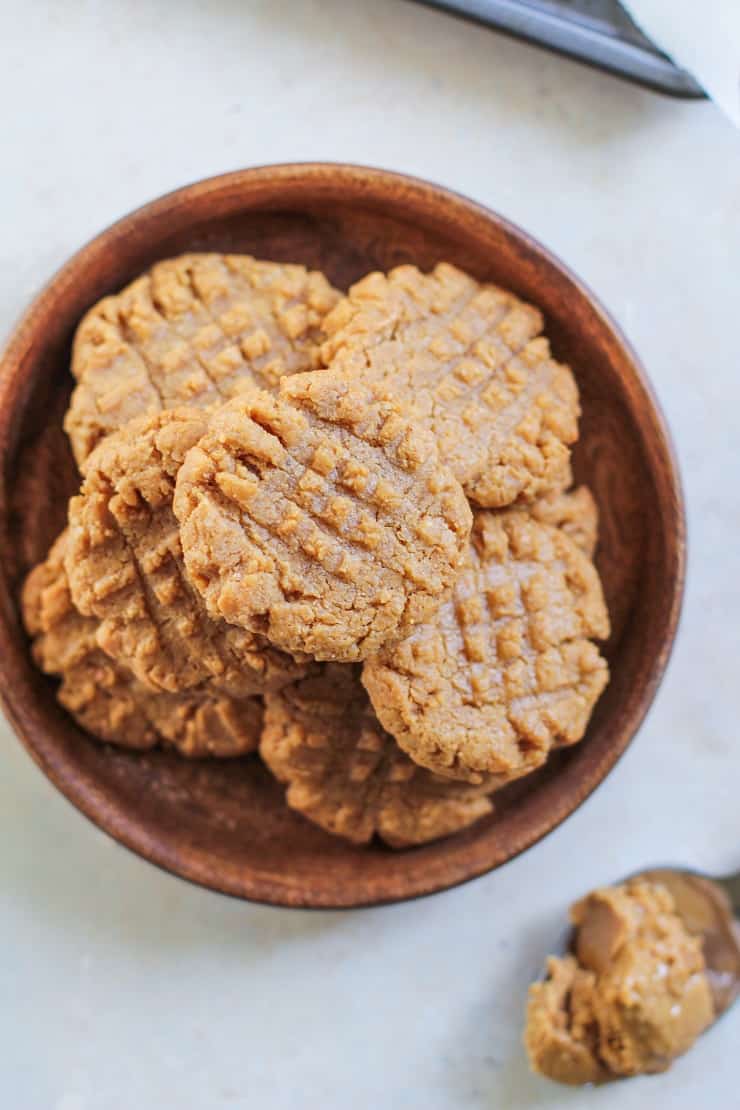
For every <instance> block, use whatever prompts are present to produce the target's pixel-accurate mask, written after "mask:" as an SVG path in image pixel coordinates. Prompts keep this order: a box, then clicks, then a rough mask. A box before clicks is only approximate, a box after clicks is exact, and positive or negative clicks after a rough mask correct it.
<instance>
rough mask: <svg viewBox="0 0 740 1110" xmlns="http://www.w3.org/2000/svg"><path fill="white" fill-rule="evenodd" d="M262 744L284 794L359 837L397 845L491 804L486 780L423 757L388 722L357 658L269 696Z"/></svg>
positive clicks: (326, 824) (439, 832) (438, 833)
mask: <svg viewBox="0 0 740 1110" xmlns="http://www.w3.org/2000/svg"><path fill="white" fill-rule="evenodd" d="M260 754H261V756H262V758H263V759H264V761H265V763H266V764H267V766H268V767H269V768H270V770H271V771H272V772H273V774H274V775H275V776H276V778H278V779H279V780H280V781H281V782H283V783H285V784H286V786H287V792H286V800H287V802H288V805H289V806H290V807H291V809H295V810H297V811H298V812H299V813H302V814H303V816H304V817H307V818H308V819H309V820H310V821H313V822H314V823H315V824H317V825H320V826H321V828H323V829H326V831H327V832H330V833H334V834H335V835H336V836H342V837H345V838H346V839H347V840H351V841H353V842H354V843H355V844H366V843H367V842H368V841H369V840H371V839H372V837H373V836H376V835H377V836H379V837H380V838H381V839H382V840H384V841H385V842H386V844H390V845H391V846H392V847H394V848H403V847H406V846H408V845H412V844H424V843H426V842H427V841H429V840H436V839H438V838H439V837H442V836H449V835H450V834H451V833H455V832H459V831H460V830H461V829H464V828H467V826H468V825H471V824H472V823H473V822H474V821H478V820H479V819H480V818H481V817H484V816H486V814H489V813H491V812H492V809H493V807H492V805H491V802H490V800H489V799H488V798H487V797H486V796H485V793H484V791H483V790H481V788H479V787H478V788H477V787H474V786H470V785H468V784H467V783H455V782H451V781H450V780H449V779H443V778H440V777H439V776H437V775H433V774H431V773H430V772H429V771H425V770H423V769H422V768H420V767H417V766H416V764H415V763H413V762H412V761H411V760H410V759H409V758H408V757H407V756H406V755H404V754H403V752H402V751H401V750H400V749H399V747H398V745H397V744H396V742H395V740H394V739H393V738H392V737H391V736H389V735H388V733H387V732H384V731H383V729H382V728H381V726H380V724H379V723H378V721H377V718H376V717H375V714H374V713H373V711H372V709H371V707H370V704H369V702H368V700H367V695H366V694H365V691H364V690H363V689H362V686H361V684H360V679H359V674H358V670H357V668H356V667H353V666H342V665H341V664H337V663H329V664H326V665H325V666H324V667H322V669H321V671H320V673H318V674H315V675H311V676H309V677H307V678H304V679H302V680H300V681H299V682H296V683H293V684H292V685H290V686H286V687H284V688H283V689H282V690H280V691H279V692H276V693H273V694H268V695H266V697H265V718H264V728H263V731H262V739H261V741H260Z"/></svg>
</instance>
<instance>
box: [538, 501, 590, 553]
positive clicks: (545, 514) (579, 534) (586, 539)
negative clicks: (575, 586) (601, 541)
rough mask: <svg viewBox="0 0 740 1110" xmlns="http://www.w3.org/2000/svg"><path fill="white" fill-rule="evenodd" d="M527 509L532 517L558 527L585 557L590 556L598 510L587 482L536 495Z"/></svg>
mask: <svg viewBox="0 0 740 1110" xmlns="http://www.w3.org/2000/svg"><path fill="white" fill-rule="evenodd" d="M529 511H530V513H531V514H532V516H533V517H534V518H535V520H539V521H541V522H542V523H543V524H552V525H553V526H554V527H555V528H560V529H561V530H562V531H563V532H565V534H566V536H570V538H571V539H572V540H573V543H574V544H576V546H577V547H580V549H581V551H583V552H585V554H586V555H588V557H589V559H593V557H594V552H595V551H596V543H597V541H598V535H599V510H598V508H597V506H596V502H595V501H594V498H593V494H592V493H591V490H590V489H589V488H588V487H587V486H579V487H578V489H574V490H569V491H568V492H567V493H561V492H559V491H556V492H554V493H548V494H545V496H544V497H538V499H537V500H536V501H534V502H533V503H532V504H531V505H530V506H529Z"/></svg>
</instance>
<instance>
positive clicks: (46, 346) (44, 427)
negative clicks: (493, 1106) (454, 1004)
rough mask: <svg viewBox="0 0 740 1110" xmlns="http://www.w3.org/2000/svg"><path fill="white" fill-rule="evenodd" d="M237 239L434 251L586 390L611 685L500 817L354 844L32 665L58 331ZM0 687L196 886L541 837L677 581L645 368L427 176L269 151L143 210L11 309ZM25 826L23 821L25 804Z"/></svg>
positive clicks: (394, 254) (357, 264)
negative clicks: (117, 734) (541, 327)
mask: <svg viewBox="0 0 740 1110" xmlns="http://www.w3.org/2000/svg"><path fill="white" fill-rule="evenodd" d="M186 250H211V251H213V250H215V251H240V252H248V253H250V254H254V255H256V256H257V257H260V258H271V259H276V260H285V261H296V262H303V263H305V264H306V265H308V266H312V267H319V268H321V269H323V270H324V271H325V272H326V274H327V276H328V277H329V279H330V280H331V281H332V282H333V283H334V284H335V285H337V286H339V287H341V288H346V287H347V286H349V285H350V283H352V282H354V281H355V280H357V279H358V278H360V277H361V276H362V275H363V274H365V273H367V272H368V271H369V270H372V269H381V270H387V269H389V268H390V267H391V266H395V265H397V264H398V263H401V262H413V263H415V264H416V265H418V266H420V267H421V268H423V269H428V268H430V267H431V266H433V265H434V263H436V262H437V261H439V260H440V259H447V260H449V261H451V262H454V263H457V265H459V266H461V267H463V268H464V269H466V270H468V271H470V272H471V273H472V274H474V275H475V276H476V277H478V278H482V279H486V280H492V281H495V282H498V283H500V284H501V285H504V286H506V287H507V288H510V289H512V290H514V292H516V293H518V294H519V295H520V296H522V297H524V298H526V299H527V300H531V301H533V302H534V303H535V304H537V305H539V306H540V307H541V308H542V309H543V310H544V312H545V316H546V320H547V332H548V335H549V336H550V338H551V340H552V344H553V348H554V352H555V354H556V356H557V357H558V358H560V359H561V360H564V361H566V362H568V363H570V364H571V366H572V367H573V369H574V371H575V374H576V377H577V379H578V383H579V386H580V389H581V397H582V401H583V419H582V425H581V427H582V432H581V440H580V442H579V444H578V446H577V448H576V451H575V470H576V476H577V478H578V479H579V480H584V481H587V482H588V483H589V485H590V486H591V488H592V490H593V491H594V493H595V495H596V498H597V501H598V503H599V508H600V511H601V520H602V528H601V545H600V550H599V556H598V564H599V569H600V571H601V575H602V579H603V581H604V587H605V590H606V595H607V600H608V604H609V610H610V613H611V616H612V623H613V635H612V637H611V640H610V641H609V643H608V645H607V648H606V654H607V656H608V659H609V663H610V666H611V671H612V679H611V683H610V684H609V687H608V689H607V690H606V693H605V694H604V695H603V697H602V698H601V700H600V702H599V704H598V706H597V708H596V712H595V714H594V717H593V720H592V722H591V725H590V727H589V730H588V734H587V736H586V738H585V739H584V741H583V742H582V743H581V744H579V745H577V746H576V747H575V748H573V749H571V750H569V751H563V752H561V753H558V754H557V755H555V756H554V757H553V758H552V759H551V760H550V761H549V763H548V765H547V766H546V767H545V768H544V769H543V770H542V771H540V772H538V773H537V774H535V775H533V776H530V777H529V778H526V779H523V780H522V781H521V782H519V783H517V784H515V785H514V786H512V787H510V788H508V789H507V790H506V791H504V792H503V793H502V795H501V796H500V801H499V805H498V809H497V812H496V814H495V815H494V816H493V817H491V818H489V819H486V820H484V821H482V822H480V823H479V824H477V825H475V826H474V827H473V828H471V829H470V830H469V831H467V832H465V833H462V834H460V835H458V836H454V837H452V838H450V839H448V840H443V841H439V842H438V843H435V844H431V845H428V846H426V847H423V848H417V849H413V850H408V851H404V852H392V851H390V850H388V849H386V848H384V847H382V846H381V845H379V844H373V845H371V846H370V847H365V848H356V847H352V846H349V845H347V844H345V843H344V842H342V841H341V840H337V839H334V838H332V837H331V836H328V835H327V834H325V833H323V832H321V831H320V830H319V829H318V828H315V827H314V826H312V825H310V824H309V823H308V822H307V821H304V820H303V819H302V818H301V817H299V816H297V815H296V814H294V813H291V812H290V811H289V810H288V809H287V807H286V806H285V805H284V803H283V798H282V790H281V788H280V787H279V786H278V785H277V784H276V783H275V782H274V781H273V780H272V779H271V778H270V776H269V775H268V774H267V773H266V771H265V770H264V769H263V768H262V767H261V765H260V764H259V762H258V761H257V760H256V759H254V758H252V759H244V760H240V761H238V762H220V763H219V762H199V763H192V762H186V761H185V760H183V759H181V758H179V757H178V756H177V755H174V754H169V753H166V752H153V753H148V754H146V755H135V754H127V753H126V752H123V751H119V750H116V749H114V748H111V747H107V746H104V745H102V744H99V743H97V742H96V741H94V740H92V739H90V738H89V737H88V736H87V735H85V733H83V732H82V731H81V730H80V729H79V728H77V727H76V725H75V724H74V722H73V721H72V720H71V718H69V717H68V716H67V715H66V714H65V713H64V712H63V711H62V710H61V709H60V708H59V707H58V706H57V704H56V701H55V699H54V685H53V683H52V682H51V681H49V680H47V679H45V678H44V677H43V676H42V675H41V674H39V673H38V671H37V670H36V669H35V667H34V666H33V664H32V662H31V659H30V656H29V651H28V643H27V640H26V637H25V636H24V633H23V631H22V628H21V624H20V621H19V616H18V594H19V585H20V582H21V580H22V577H23V575H24V574H25V572H26V571H27V570H28V569H29V567H30V566H32V565H33V564H34V563H35V562H37V561H38V560H39V559H41V558H43V556H44V555H45V553H46V550H47V548H48V546H49V544H50V542H51V540H52V539H53V538H54V536H55V535H56V534H57V533H58V532H59V531H60V530H61V528H62V527H63V525H64V522H65V512H66V499H67V496H68V495H69V493H70V492H71V491H72V490H73V489H74V488H75V485H76V481H77V477H76V472H75V468H74V465H73V463H72V459H71V456H70V453H69V449H68V446H67V443H66V439H65V437H64V435H63V433H62V431H61V419H62V415H63V412H64V409H65V406H66V404H67V399H68V396H69V392H70V388H71V379H70V375H69V371H68V364H69V353H70V341H71V338H72V335H73V332H74V329H75V326H76V325H77V323H78V321H79V319H80V317H81V316H82V314H83V313H84V312H85V310H86V309H87V308H88V307H89V306H90V305H92V304H93V303H94V302H95V301H97V300H98V299H99V298H100V297H102V296H103V295H104V294H106V293H110V292H112V291H113V290H117V289H119V288H120V287H121V286H123V285H125V284H126V283H127V282H128V281H130V280H131V279H132V278H133V277H135V276H136V275H137V274H139V273H140V272H141V271H142V270H144V269H146V268H147V267H148V266H150V265H151V264H152V263H153V262H155V261H156V260H157V259H160V258H165V257H167V256H171V255H175V254H178V253H179V252H181V251H186ZM0 463H1V467H0V469H1V471H2V475H1V482H2V484H1V485H0V550H2V553H3V558H2V560H1V563H2V566H0V695H1V696H2V699H3V703H4V707H5V711H6V713H7V715H8V717H9V718H10V720H11V722H12V724H13V725H14V727H15V730H16V732H17V733H18V736H19V737H20V738H21V740H22V741H23V743H24V744H25V745H26V747H27V748H28V750H29V752H30V753H31V755H32V756H33V758H34V759H35V760H36V762H37V763H38V764H39V766H40V767H41V768H42V770H43V771H44V772H45V773H46V775H48V777H49V778H50V779H51V780H52V782H54V783H55V784H56V786H57V787H58V788H59V789H60V790H61V791H62V793H63V794H65V795H66V797H67V798H69V800H70V801H71V802H72V803H73V804H74V805H76V806H77V807H78V808H79V809H80V810H82V812H83V813H84V814H86V815H87V816H88V817H89V818H90V819H91V820H92V821H94V822H95V823H96V824H97V825H99V826H100V827H101V828H103V829H105V830H106V831H107V832H108V833H110V834H111V836H113V837H115V838H116V839H117V840H119V841H120V842H121V843H122V844H125V845H127V846H128V847H129V848H131V849H133V850H134V851H135V852H138V853H139V854H140V855H142V856H144V857H145V858H146V859H148V860H151V861H152V862H153V863H156V864H158V865H159V866H160V867H164V868H166V869H167V870H169V871H172V872H175V873H176V874H178V875H182V876H183V877H184V878H187V879H190V880H192V881H193V882H197V883H201V884H202V885H204V886H207V887H211V888H212V889H214V890H219V891H223V892H224V893H227V894H232V895H236V896H238V897H241V898H250V899H253V900H256V901H261V902H270V903H275V904H279V905H285V906H316V907H318V906H324V907H341V906H361V905H369V904H373V903H378V902H390V901H396V900H399V899H404V898H411V897H415V896H418V895H422V894H429V893H431V892H432V891H437V890H442V889H444V888H446V887H450V886H453V885H454V884H456V883H461V882H463V881H465V880H466V879H470V878H472V877H474V876H476V875H481V874H482V873H483V872H486V871H490V870H491V869H492V868H494V867H497V866H498V865H499V864H502V863H504V862H505V861H506V860H509V859H511V858H512V856H515V855H517V854H518V853H519V852H522V851H523V850H524V849H525V848H527V847H529V846H530V845H531V844H533V843H534V842H535V841H537V840H539V839H540V838H541V837H543V836H545V834H546V833H548V832H550V831H551V830H552V829H554V828H555V827H556V826H557V825H559V824H560V822H561V821H563V820H564V818H566V817H567V816H568V815H569V814H570V813H572V812H573V810H574V809H576V807H577V806H579V805H580V804H581V802H582V801H583V800H584V799H585V798H586V797H587V796H588V795H589V794H590V793H591V791H592V790H593V789H594V788H595V787H596V786H597V785H598V783H600V782H601V780H602V779H603V778H604V776H605V775H606V774H607V773H608V772H609V770H610V769H611V768H612V767H613V766H614V764H615V763H616V761H617V759H618V758H619V756H620V755H621V754H622V752H623V751H624V750H625V748H626V747H627V744H628V743H629V742H630V740H631V739H632V737H633V736H634V734H635V731H636V730H637V728H638V726H639V724H640V722H641V721H642V719H643V717H644V715H645V713H646V711H647V709H648V706H649V705H650V702H651V701H652V698H653V696H654V694H655V691H656V688H657V686H658V683H659V681H660V678H661V675H662V673H663V670H664V668H665V665H666V662H667V659H668V655H669V652H670V649H671V644H672V641H673V637H674V633H675V630H676V623H677V620H678V614H679V608H680V602H681V594H682V588H683V579H684V550H685V539H684V527H685V526H684V514H683V507H682V499H681V490H680V484H679V478H678V474H677V471H676V463H675V461H674V458H673V455H672V452H671V446H670V442H669V438H668V433H667V431H666V427H665V424H664V422H663V419H662V417H661V414H660V412H659V411H658V408H657V405H656V403H655V400H654V398H653V396H652V394H651V392H650V388H649V386H648V384H647V382H646V380H645V376H644V374H643V371H642V370H641V368H640V364H639V362H638V360H637V358H636V356H635V354H634V352H633V351H632V350H631V349H630V347H629V345H628V344H627V342H626V341H625V339H624V338H623V336H622V335H621V334H620V333H619V331H618V329H617V328H616V327H615V325H614V323H613V322H612V321H611V320H610V319H609V317H608V316H607V315H606V313H605V312H604V310H603V309H602V308H601V307H600V305H599V304H598V303H597V302H596V300H595V299H594V297H593V296H592V295H591V293H589V291H588V290H587V289H586V288H585V287H584V286H583V285H582V284H581V283H580V282H579V281H578V280H577V279H576V278H575V277H574V276H573V275H572V274H571V273H569V271H568V270H567V269H566V268H565V267H564V266H563V265H562V263H560V262H558V261H557V260H556V259H555V258H553V256H552V255H550V254H548V252H547V251H545V250H544V249H543V248H542V247H541V246H540V245H539V244H538V243H536V242H535V241H534V240H532V239H531V238H530V237H529V236H527V235H525V234H524V233H523V232H521V231H519V230H518V229H517V228H515V227H513V226H512V225H511V224H509V223H507V222H506V221H505V220H502V219H501V218H500V217H499V216H497V215H495V214H494V213H493V212H490V211H488V210H487V209H485V208H482V207H480V206H478V205H476V204H473V203H472V202H471V201H469V200H465V199H464V198H462V197H460V196H456V195H455V194H453V193H449V192H447V191H445V190H444V189H441V188H438V187H437V186H435V185H429V184H427V183H425V182H422V181H417V180H413V179H411V178H407V177H402V176H399V175H397V174H392V173H386V172H383V171H380V170H372V169H363V168H360V167H354V166H342V165H325V164H320V165H295V166H266V167H262V168H259V169H253V170H245V171H242V172H238V173H233V174H226V175H225V176H223V177H217V178H213V179H212V180H210V181H203V182H199V183H198V184H195V185H190V186H188V187H187V188H185V189H180V190H179V191H178V192H175V193H171V194H170V195H169V196H166V197H163V198H162V199H161V200H157V201H155V202H154V203H152V204H149V205H146V206H145V207H144V208H141V209H139V210H138V211H136V212H134V213H133V214H132V215H130V216H127V217H126V218H125V219H123V220H121V221H120V223H117V224H115V225H114V226H113V227H111V228H109V229H108V230H107V231H104V232H103V233H102V235H99V236H98V237H97V238H96V239H94V240H93V241H92V242H91V243H90V244H88V246H86V247H84V248H83V249H82V250H81V251H80V252H79V253H78V254H76V255H75V256H74V257H73V258H72V259H71V260H70V261H69V262H68V263H67V264H66V266H64V267H63V269H62V270H60V272H59V273H58V274H57V275H56V277H54V278H53V280H52V281H51V282H50V284H49V285H48V286H47V287H46V289H44V290H43V292H42V293H41V294H40V295H39V296H38V297H37V298H36V300H35V301H34V303H33V304H32V305H31V307H30V308H29V310H28V311H27V312H26V314H25V316H24V317H23V318H22V320H21V321H20V323H19V325H18V327H17V328H16V330H15V332H14V334H13V335H12V337H11V339H10V343H9V345H8V347H7V350H6V351H5V354H4V357H3V359H2V363H1V364H0ZM29 819H30V820H32V819H33V818H32V816H31V817H29Z"/></svg>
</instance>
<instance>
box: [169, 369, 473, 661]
mask: <svg viewBox="0 0 740 1110" xmlns="http://www.w3.org/2000/svg"><path fill="white" fill-rule="evenodd" d="M174 509H175V514H176V516H177V518H178V520H179V521H180V526H181V530H180V534H181V539H182V547H183V552H184V555H185V565H186V567H187V571H188V574H189V576H190V580H191V582H192V583H193V584H194V586H195V587H196V588H197V589H198V590H199V591H200V593H201V595H202V596H203V598H204V599H205V602H206V605H207V607H208V610H209V612H210V613H211V614H212V615H213V616H214V617H221V618H225V619H226V620H228V621H230V622H231V623H233V624H238V625H240V626H242V627H243V628H251V629H253V630H254V631H256V632H259V633H261V634H263V635H264V636H266V637H267V638H268V639H269V640H270V641H272V643H274V644H276V645H277V646H278V647H281V648H283V649H284V650H286V651H290V652H306V653H308V654H310V655H313V656H314V657H315V658H317V659H320V660H339V661H343V662H347V661H353V660H359V659H363V658H366V657H367V656H369V655H372V654H373V653H374V652H375V651H377V650H378V649H379V648H380V647H381V646H382V645H383V644H384V643H385V642H386V641H388V640H392V639H399V638H400V637H402V636H404V635H405V634H406V633H407V632H408V631H410V629H411V628H412V627H413V626H414V625H415V624H417V623H418V622H419V621H422V620H425V619H427V618H428V617H430V616H431V615H432V614H433V613H434V611H435V610H436V608H437V607H438V606H439V604H440V602H441V600H442V598H443V597H444V596H445V595H446V594H447V593H448V592H449V589H450V587H451V585H452V582H453V580H454V578H455V575H456V573H457V567H458V565H459V563H460V560H461V558H462V556H463V553H464V550H465V547H466V544H467V538H468V535H469V532H470V526H471V519H472V518H471V513H470V509H469V506H468V504H467V501H466V500H465V496H464V494H463V492H462V489H461V488H460V486H459V484H458V483H457V482H456V481H455V480H454V478H453V477H452V475H451V474H450V472H449V471H448V470H447V469H446V467H443V466H442V465H441V464H440V462H439V460H438V457H437V453H436V450H435V446H434V441H433V440H432V438H431V437H430V436H429V435H428V434H427V433H426V432H423V431H421V430H419V429H416V428H414V427H413V426H412V425H411V424H409V423H408V421H407V420H406V419H404V418H403V416H402V415H401V414H400V413H399V411H398V409H397V407H396V406H395V405H393V404H391V403H390V402H379V401H377V400H376V399H373V398H372V397H371V396H370V394H369V393H368V391H367V390H365V389H364V387H363V386H362V385H361V384H360V383H357V382H350V381H348V380H346V379H344V378H342V379H340V380H336V379H335V378H334V377H333V376H331V375H328V374H324V373H323V372H321V373H317V374H302V375H298V376H295V377H292V378H285V379H283V382H282V384H281V393H280V396H279V397H274V396H272V395H270V394H267V393H264V392H261V391H257V390H254V391H250V392H249V393H245V394H243V395H242V396H240V397H237V398H235V399H234V400H233V401H230V402H228V403H227V404H226V405H224V406H222V407H221V408H220V409H218V410H215V411H214V412H213V413H212V414H211V416H210V418H209V430H208V433H207V434H206V435H205V436H204V437H203V438H202V439H201V440H200V442H199V444H198V445H197V447H195V448H193V449H192V450H191V451H189V452H188V454H187V456H186V458H185V462H184V463H183V466H182V468H181V470H180V472H179V474H178V477H177V486H176V492H175V500H174Z"/></svg>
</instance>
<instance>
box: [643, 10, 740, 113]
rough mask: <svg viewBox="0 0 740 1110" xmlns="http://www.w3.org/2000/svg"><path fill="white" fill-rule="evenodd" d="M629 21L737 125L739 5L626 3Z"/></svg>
mask: <svg viewBox="0 0 740 1110" xmlns="http://www.w3.org/2000/svg"><path fill="white" fill-rule="evenodd" d="M624 3H625V7H627V8H629V10H630V14H631V15H632V18H633V19H634V20H635V21H636V22H637V23H638V24H639V25H640V27H642V29H643V31H644V32H645V34H646V35H649V36H650V38H652V39H653V40H654V41H655V42H656V43H657V44H658V45H659V46H660V47H661V49H663V50H664V51H665V52H666V54H670V56H671V57H672V58H673V59H674V60H675V61H676V63H677V64H678V65H680V66H683V67H684V69H687V70H688V71H689V73H692V74H693V75H694V77H696V79H697V80H698V82H699V84H700V85H701V86H702V87H703V88H704V89H705V90H706V91H707V92H708V93H709V95H710V96H711V97H712V99H713V100H716V102H717V103H718V104H719V106H720V108H722V110H723V111H724V112H727V115H728V116H729V117H730V119H731V120H732V121H733V123H736V124H738V125H740V6H738V4H737V0H704V2H703V3H701V4H697V3H696V0H672V2H671V3H670V4H666V2H665V0H624Z"/></svg>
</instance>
